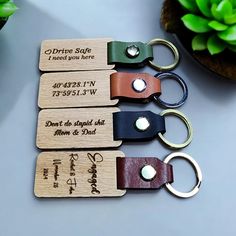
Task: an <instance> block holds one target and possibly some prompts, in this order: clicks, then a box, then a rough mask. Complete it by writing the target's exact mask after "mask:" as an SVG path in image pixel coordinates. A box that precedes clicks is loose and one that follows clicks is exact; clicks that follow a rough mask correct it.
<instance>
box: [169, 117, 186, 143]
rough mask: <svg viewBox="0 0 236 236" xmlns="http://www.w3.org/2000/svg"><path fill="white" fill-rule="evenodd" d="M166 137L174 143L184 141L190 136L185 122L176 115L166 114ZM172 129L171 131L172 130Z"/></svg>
mask: <svg viewBox="0 0 236 236" xmlns="http://www.w3.org/2000/svg"><path fill="white" fill-rule="evenodd" d="M165 126H166V130H167V131H166V133H165V138H166V139H168V140H171V142H174V143H183V142H184V141H185V140H186V137H187V136H188V131H187V129H186V126H185V125H184V123H183V122H182V121H181V120H180V119H179V118H178V117H175V116H165ZM170 131H171V132H170Z"/></svg>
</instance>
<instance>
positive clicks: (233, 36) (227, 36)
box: [217, 25, 236, 41]
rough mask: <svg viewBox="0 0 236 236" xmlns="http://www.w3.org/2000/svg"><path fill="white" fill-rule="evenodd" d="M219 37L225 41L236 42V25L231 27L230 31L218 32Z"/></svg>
mask: <svg viewBox="0 0 236 236" xmlns="http://www.w3.org/2000/svg"><path fill="white" fill-rule="evenodd" d="M217 35H218V37H219V38H220V39H222V40H224V41H234V40H236V25H232V26H230V27H229V28H228V29H226V30H224V31H221V32H218V34H217Z"/></svg>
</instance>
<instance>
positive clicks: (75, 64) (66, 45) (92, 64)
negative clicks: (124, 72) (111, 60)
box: [39, 38, 114, 71]
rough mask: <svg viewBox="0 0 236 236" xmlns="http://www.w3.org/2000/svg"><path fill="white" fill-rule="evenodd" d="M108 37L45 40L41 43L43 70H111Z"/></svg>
mask: <svg viewBox="0 0 236 236" xmlns="http://www.w3.org/2000/svg"><path fill="white" fill-rule="evenodd" d="M110 41H112V39H110V38H106V39H65V40H45V41H43V42H42V44H41V51H40V61H39V69H40V70H41V71H73V70H110V69H113V68H114V65H108V60H107V43H108V42H110Z"/></svg>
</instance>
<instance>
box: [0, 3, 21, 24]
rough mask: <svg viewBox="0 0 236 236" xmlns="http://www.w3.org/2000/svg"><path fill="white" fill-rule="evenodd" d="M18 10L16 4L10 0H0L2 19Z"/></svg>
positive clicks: (0, 15)
mask: <svg viewBox="0 0 236 236" xmlns="http://www.w3.org/2000/svg"><path fill="white" fill-rule="evenodd" d="M16 10H17V7H16V5H15V4H14V3H13V2H11V1H10V0H0V20H6V19H7V18H8V17H9V16H11V15H12V14H13V13H14V12H15V11H16Z"/></svg>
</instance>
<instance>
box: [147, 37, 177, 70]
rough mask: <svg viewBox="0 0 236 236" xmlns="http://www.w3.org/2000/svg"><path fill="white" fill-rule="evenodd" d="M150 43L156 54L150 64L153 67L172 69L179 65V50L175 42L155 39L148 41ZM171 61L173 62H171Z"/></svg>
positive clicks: (156, 68)
mask: <svg viewBox="0 0 236 236" xmlns="http://www.w3.org/2000/svg"><path fill="white" fill-rule="evenodd" d="M148 45H151V46H152V48H153V53H154V55H156V58H155V56H154V59H153V61H149V64H150V66H151V67H153V68H154V69H155V70H157V71H170V70H173V69H174V68H175V67H176V66H177V65H178V63H179V51H178V49H177V48H176V47H175V45H174V44H173V43H171V42H169V41H167V40H165V39H153V40H151V41H150V42H149V43H148ZM154 46H155V47H154ZM156 47H157V49H156ZM158 49H159V51H158ZM157 51H158V52H157ZM160 55H161V56H160ZM170 58H171V59H170ZM166 61H167V62H166ZM169 61H171V62H170V63H169ZM163 64H164V65H163ZM165 64H166V65H165Z"/></svg>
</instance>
